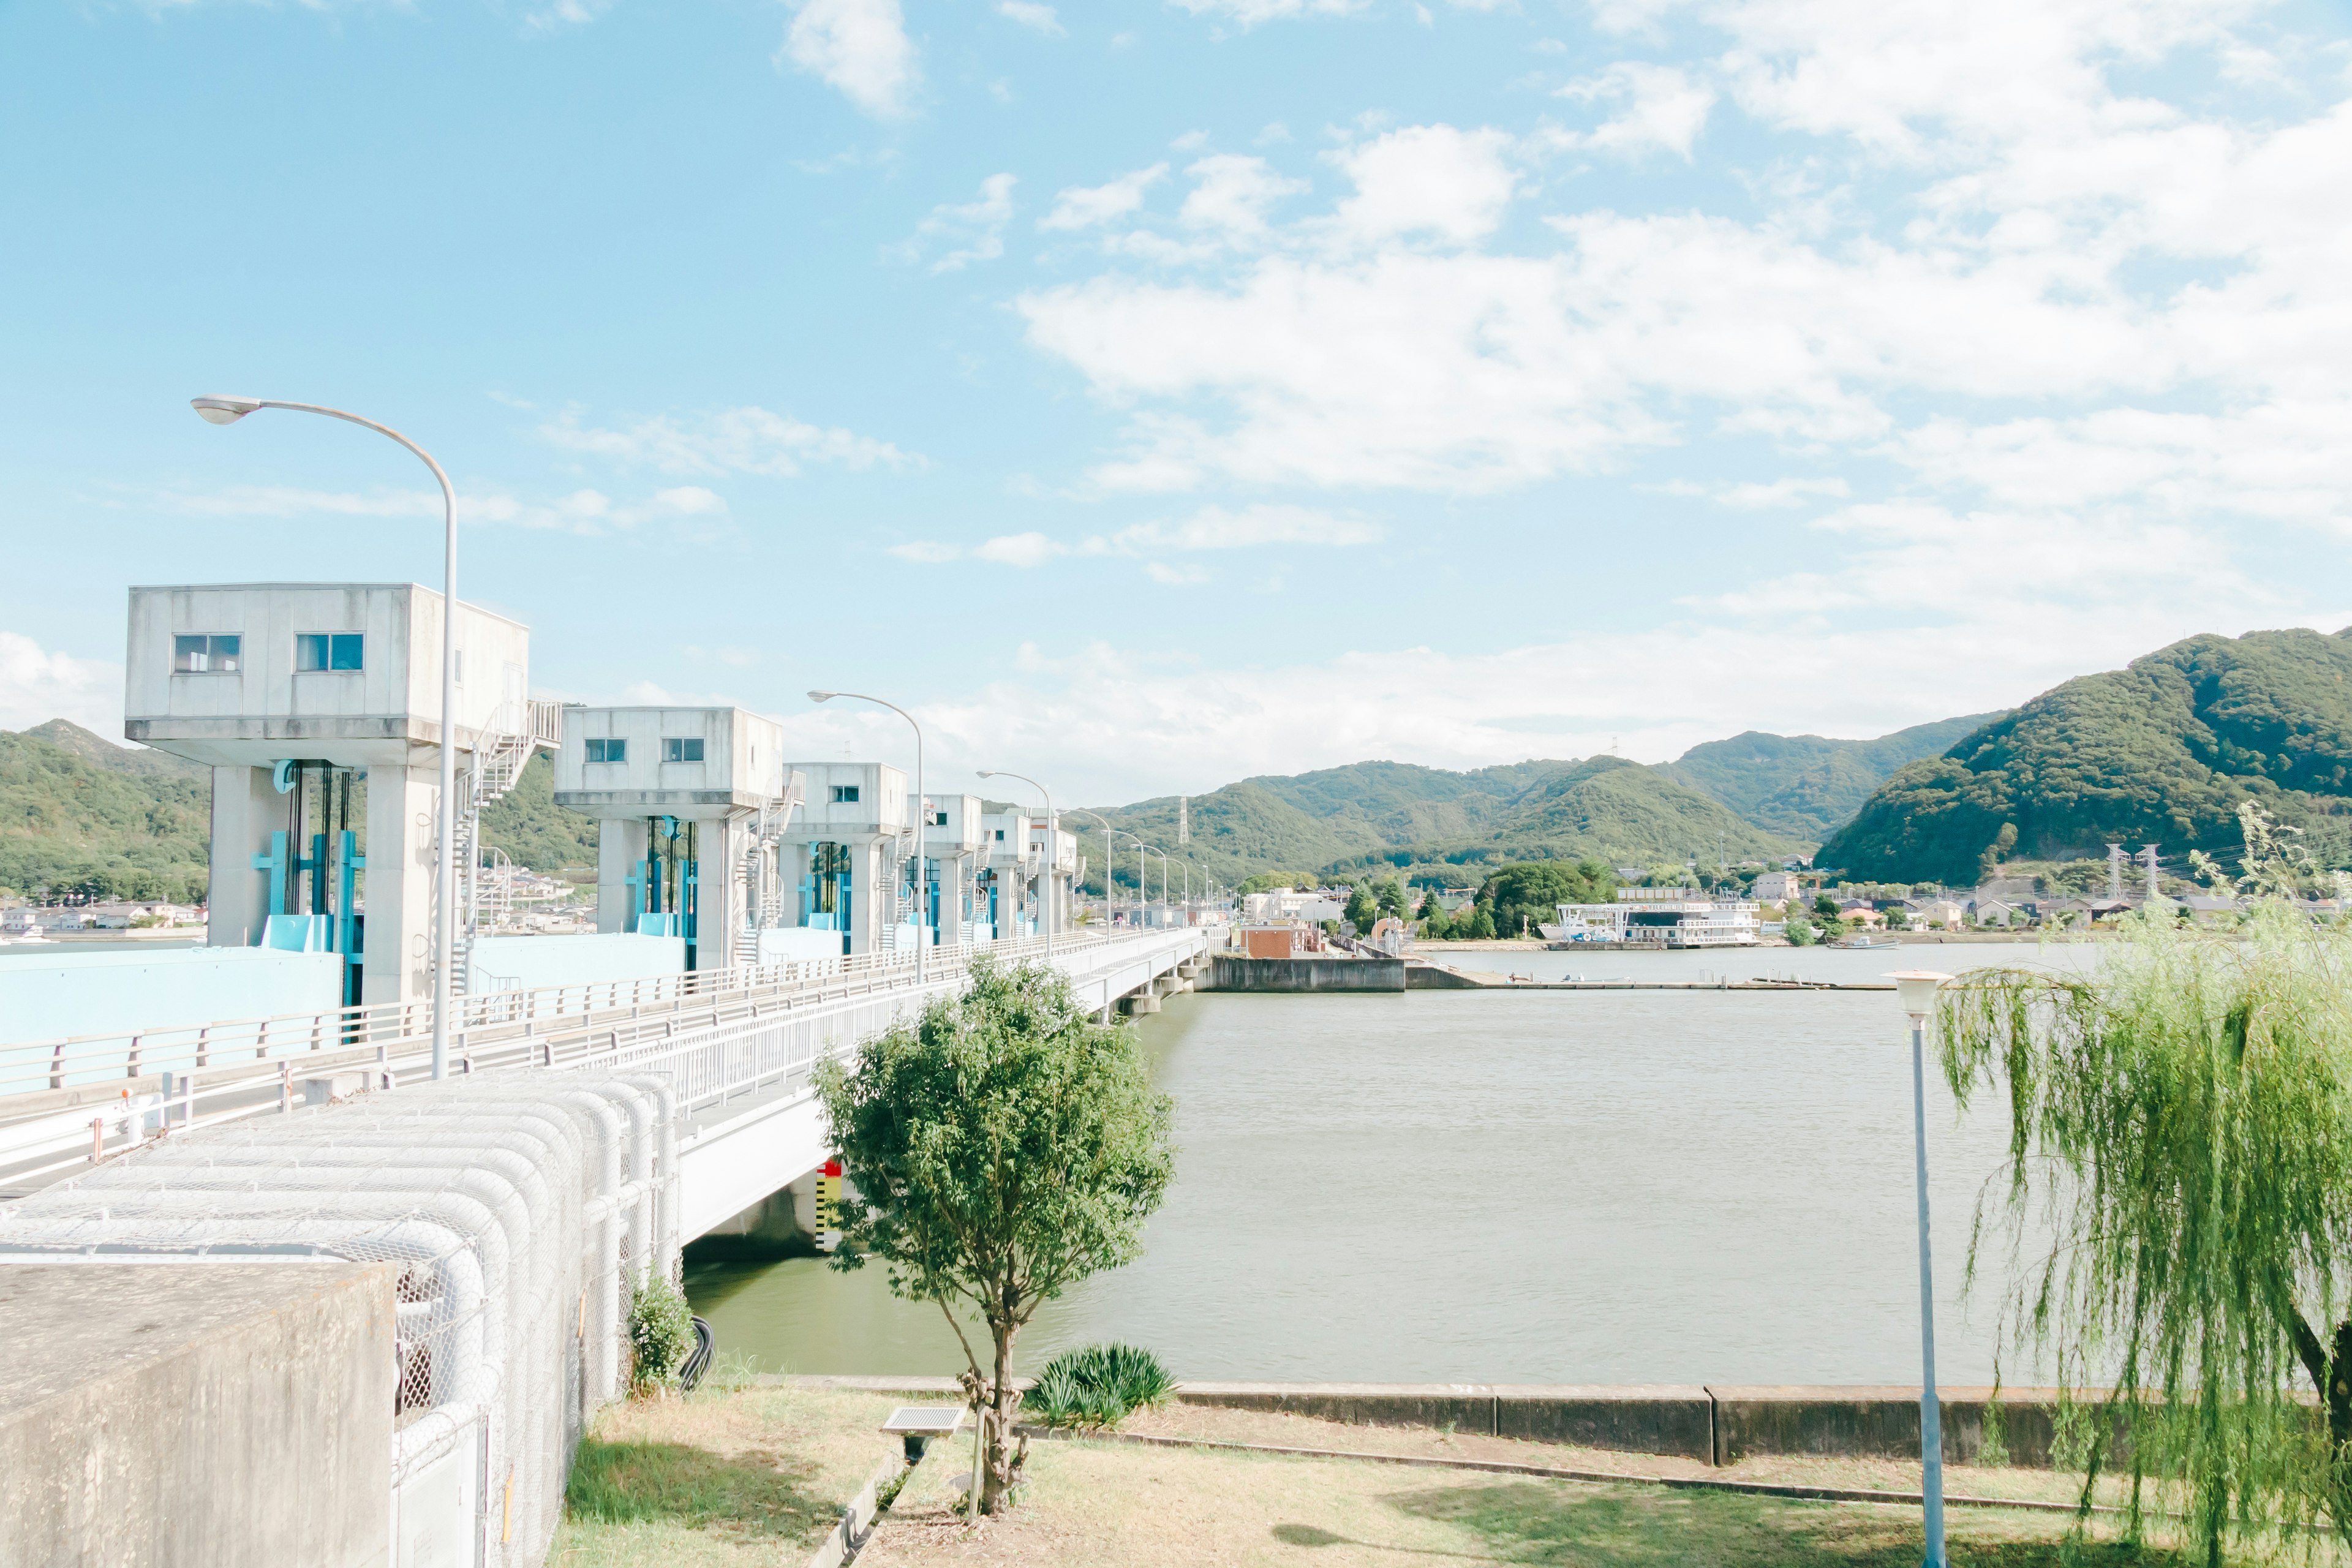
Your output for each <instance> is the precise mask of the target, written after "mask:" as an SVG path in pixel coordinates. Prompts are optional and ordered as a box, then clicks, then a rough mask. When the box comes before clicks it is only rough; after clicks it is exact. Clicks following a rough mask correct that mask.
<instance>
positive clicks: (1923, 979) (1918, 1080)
mask: <svg viewBox="0 0 2352 1568" xmlns="http://www.w3.org/2000/svg"><path fill="white" fill-rule="evenodd" d="M1886 978H1887V979H1889V980H1892V981H1893V982H1895V993H1896V997H1897V1000H1898V1001H1900V1002H1901V1004H1902V1006H1903V1012H1904V1015H1905V1016H1906V1017H1908V1018H1909V1019H1910V1020H1911V1138H1912V1148H1913V1152H1914V1158H1915V1160H1916V1165H1917V1169H1918V1179H1919V1366H1920V1385H1919V1471H1920V1474H1919V1492H1920V1497H1921V1499H1922V1500H1923V1502H1924V1504H1925V1512H1926V1515H1927V1521H1926V1522H1927V1565H1926V1568H1945V1559H1944V1407H1943V1400H1942V1398H1941V1396H1940V1395H1938V1394H1937V1392H1936V1280H1935V1274H1934V1270H1933V1266H1932V1260H1931V1259H1930V1258H1929V1256H1928V1252H1927V1016H1928V1015H1929V1014H1930V1013H1932V1012H1934V1011H1935V1010H1936V990H1937V987H1938V986H1940V985H1942V984H1944V982H1946V981H1947V980H1949V979H1950V978H1951V976H1950V975H1948V974H1944V973H1938V972H1937V971H1935V970H1932V969H1901V970H1897V971H1895V973H1892V974H1889V975H1888V976H1887V977H1886Z"/></svg>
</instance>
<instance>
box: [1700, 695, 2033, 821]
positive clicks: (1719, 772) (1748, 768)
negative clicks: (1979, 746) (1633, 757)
mask: <svg viewBox="0 0 2352 1568" xmlns="http://www.w3.org/2000/svg"><path fill="white" fill-rule="evenodd" d="M2000 717H2001V715H2000V714H1999V713H1971V714H1969V715H1967V716H1966V717H1964V718H1959V719H1938V720H1937V721H1935V722H1933V723H1930V724H1914V725H1913V726H1912V727H1911V728H1909V729H1908V730H1897V731H1895V733H1893V734H1891V735H1881V736H1879V737H1878V738H1877V739H1876V740H1874V741H1832V740H1827V739H1824V738H1823V737H1822V736H1820V735H1768V734H1765V733H1763V732H1762V731H1756V730H1750V731H1748V732H1747V733H1746V734H1744V735H1734V736H1733V737H1731V739H1729V740H1728V741H1709V742H1706V743H1705V744H1704V745H1697V746H1693V747H1692V748H1691V749H1690V750H1689V751H1687V752H1684V753H1683V754H1682V756H1681V758H1680V759H1679V760H1677V761H1675V762H1672V763H1667V764H1666V766H1665V768H1664V772H1665V773H1666V774H1667V775H1668V776H1669V777H1671V778H1674V779H1676V780H1678V781H1680V782H1681V783H1683V784H1688V785H1690V786H1691V788H1693V789H1695V790H1697V791H1698V792H1699V793H1701V794H1702V795H1713V796H1714V797H1715V798H1716V799H1717V800H1719V801H1721V802H1722V803H1723V804H1724V805H1727V806H1729V807H1730V808H1731V809H1732V810H1734V811H1736V812H1738V814H1739V815H1740V816H1744V817H1746V818H1747V819H1748V821H1750V822H1752V823H1754V824H1755V825H1756V826H1759V827H1761V828H1765V829H1768V830H1769V831H1771V832H1774V833H1786V834H1792V835H1794V836H1795V837H1800V838H1806V839H1811V840H1814V841H1819V840H1821V839H1823V838H1826V837H1829V836H1830V835H1831V834H1832V833H1834V832H1836V831H1837V830H1838V829H1839V828H1840V827H1843V826H1845V825H1846V824H1847V823H1849V822H1851V821H1853V816H1854V814H1855V813H1856V812H1858V811H1860V810H1861V809H1862V805H1863V803H1864V801H1866V800H1868V799H1869V798H1870V795H1871V792H1872V791H1873V790H1874V789H1876V788H1877V787H1878V786H1879V785H1880V784H1885V782H1886V781H1887V779H1888V778H1889V777H1890V776H1892V775H1893V773H1895V769H1897V768H1899V767H1901V766H1903V765H1904V764H1905V763H1914V762H1917V761H1918V760H1919V759H1920V758H1922V757H1932V756H1934V755H1935V754H1936V753H1937V752H1941V751H1943V750H1944V749H1945V748H1946V747H1948V746H1949V745H1951V744H1952V743H1953V742H1956V741H1958V740H1959V739H1960V737H1961V736H1963V735H1966V734H1968V733H1969V731H1973V730H1976V729H1978V728H1979V727H1980V726H1982V725H1985V724H1988V723H1990V722H1991V721H1993V720H1995V719H1998V718H2000Z"/></svg>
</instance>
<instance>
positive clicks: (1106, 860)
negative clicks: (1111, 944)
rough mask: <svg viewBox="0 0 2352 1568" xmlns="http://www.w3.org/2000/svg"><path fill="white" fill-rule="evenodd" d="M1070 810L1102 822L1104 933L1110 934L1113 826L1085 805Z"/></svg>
mask: <svg viewBox="0 0 2352 1568" xmlns="http://www.w3.org/2000/svg"><path fill="white" fill-rule="evenodd" d="M1070 810H1071V811H1072V812H1074V813H1076V815H1077V816H1091V817H1093V818H1094V819H1095V820H1096V821H1097V822H1100V823H1102V830H1103V934H1104V935H1105V936H1108V935H1109V934H1110V916H1111V905H1110V898H1111V879H1110V873H1111V846H1110V834H1111V826H1110V824H1109V823H1108V821H1106V820H1105V819H1104V817H1103V815H1102V813H1100V812H1098V811H1088V810H1087V809H1086V808H1085V807H1084V806H1076V805H1074V806H1072V807H1070Z"/></svg>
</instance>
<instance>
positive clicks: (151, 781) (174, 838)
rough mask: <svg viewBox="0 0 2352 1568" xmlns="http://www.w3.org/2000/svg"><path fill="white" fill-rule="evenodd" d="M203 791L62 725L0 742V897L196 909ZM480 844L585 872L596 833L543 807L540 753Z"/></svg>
mask: <svg viewBox="0 0 2352 1568" xmlns="http://www.w3.org/2000/svg"><path fill="white" fill-rule="evenodd" d="M212 787H213V786H212V770H211V769H210V768H207V767H205V766H203V765H202V764H200V763H191V762H188V761H185V760H184V759H183V758H179V757H174V756H172V755H171V754H169V753H168V752H156V751H138V750H133V749H132V748H131V747H127V746H118V745H115V744H113V743H112V742H109V741H106V740H103V739H101V738H100V737H99V736H97V735H94V734H92V733H90V732H89V731H88V730H85V729H82V728H81V727H80V726H79V725H77V724H71V723H68V722H67V721H65V720H63V719H52V720H50V721H48V722H47V723H46V724H39V725H36V726H35V727H34V728H32V729H29V730H24V731H16V732H13V733H12V732H10V731H5V730H0V890H5V891H6V892H10V893H15V894H18V895H22V896H27V897H29V896H32V895H34V894H37V893H38V892H40V891H41V890H42V889H47V890H48V892H49V894H50V896H51V897H65V896H71V897H77V898H90V899H170V900H173V901H175V902H181V903H195V902H200V901H202V900H203V899H204V897H205V867H206V863H207V857H208V851H209V848H210V844H209V840H210V837H211V832H212ZM366 798H367V795H366V784H365V782H364V781H362V783H361V784H360V787H359V788H358V789H357V790H355V791H354V792H353V795H352V805H353V808H354V811H355V813H356V819H357V824H358V825H359V826H362V829H364V825H365V821H366ZM482 837H483V841H484V842H485V843H488V844H494V845H496V846H498V847H499V848H501V849H504V850H505V851H506V852H507V853H508V854H509V855H510V856H512V857H513V858H514V859H515V862H516V863H517V864H518V865H521V866H527V867H529V868H531V869H533V870H537V871H556V870H560V869H562V868H564V867H566V866H593V865H594V864H595V863H596V824H595V822H594V821H593V819H591V818H589V817H586V816H582V815H581V814H580V813H578V812H576V811H567V810H565V809H563V808H562V806H559V805H556V804H555V770H554V766H553V764H552V763H551V762H550V761H549V759H548V758H547V756H546V755H545V754H544V753H541V755H539V756H537V757H534V758H532V759H531V762H530V765H529V766H528V767H526V768H524V769H523V773H522V777H521V778H520V779H519V780H518V781H517V782H516V784H515V787H514V789H513V790H512V791H511V792H509V794H508V795H507V796H506V798H505V799H503V800H499V801H494V802H492V803H491V804H490V805H489V806H488V808H486V809H485V810H484V811H483V813H482ZM361 843H362V847H364V845H365V843H366V834H365V832H364V831H363V830H362V833H361Z"/></svg>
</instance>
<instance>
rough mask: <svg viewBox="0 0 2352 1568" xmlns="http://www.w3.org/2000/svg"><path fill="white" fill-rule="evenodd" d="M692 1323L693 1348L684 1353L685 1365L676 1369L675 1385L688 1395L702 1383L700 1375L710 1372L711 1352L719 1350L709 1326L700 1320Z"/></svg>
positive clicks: (717, 1337)
mask: <svg viewBox="0 0 2352 1568" xmlns="http://www.w3.org/2000/svg"><path fill="white" fill-rule="evenodd" d="M718 1348H719V1336H718V1335H716V1334H714V1333H712V1332H711V1331H710V1325H709V1323H707V1322H705V1321H703V1320H702V1319H700V1318H696V1319H695V1320H694V1348H693V1349H692V1350H690V1351H688V1352H686V1363H685V1364H684V1365H683V1366H680V1367H679V1368H678V1369H677V1385H678V1387H679V1388H680V1389H682V1390H684V1391H685V1392H687V1393H688V1394H691V1393H693V1392H694V1385H695V1384H698V1383H700V1382H701V1381H702V1374H703V1373H706V1372H709V1370H710V1356H711V1352H713V1351H715V1350H717V1349H718Z"/></svg>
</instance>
